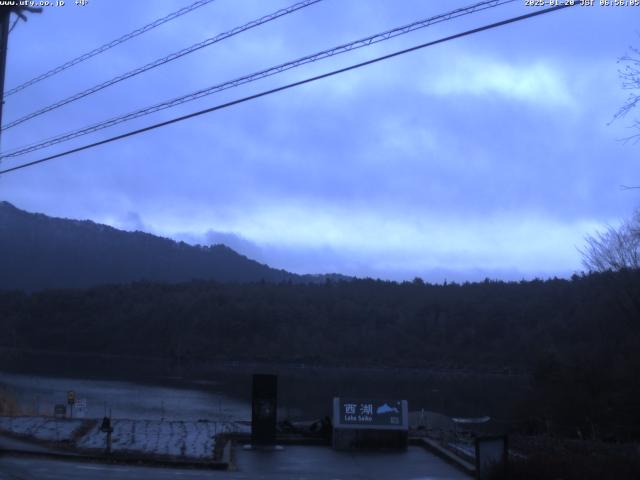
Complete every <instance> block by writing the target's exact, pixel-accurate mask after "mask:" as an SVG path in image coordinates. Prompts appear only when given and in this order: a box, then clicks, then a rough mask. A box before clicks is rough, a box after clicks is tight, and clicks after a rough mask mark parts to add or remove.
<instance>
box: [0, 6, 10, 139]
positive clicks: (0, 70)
mask: <svg viewBox="0 0 640 480" xmlns="http://www.w3.org/2000/svg"><path fill="white" fill-rule="evenodd" d="M1 8H2V10H0V16H1V18H0V125H2V107H3V106H4V72H5V71H6V68H7V43H8V42H9V20H10V18H11V12H12V11H13V7H1ZM0 140H2V131H1V130H0Z"/></svg>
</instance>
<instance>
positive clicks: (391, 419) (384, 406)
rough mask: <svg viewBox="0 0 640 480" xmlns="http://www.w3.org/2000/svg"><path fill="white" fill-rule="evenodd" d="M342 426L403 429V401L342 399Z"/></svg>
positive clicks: (340, 404) (340, 403)
mask: <svg viewBox="0 0 640 480" xmlns="http://www.w3.org/2000/svg"><path fill="white" fill-rule="evenodd" d="M339 408H340V414H339V415H340V424H342V425H371V426H384V427H402V425H403V424H404V421H403V420H404V419H403V414H404V412H403V410H404V409H403V402H402V400H362V399H351V398H340V402H339Z"/></svg>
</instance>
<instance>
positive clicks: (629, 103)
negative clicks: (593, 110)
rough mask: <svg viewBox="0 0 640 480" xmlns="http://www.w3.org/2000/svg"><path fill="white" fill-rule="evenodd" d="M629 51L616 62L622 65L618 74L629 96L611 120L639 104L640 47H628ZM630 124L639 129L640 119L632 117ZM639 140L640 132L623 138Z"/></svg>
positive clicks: (625, 113)
mask: <svg viewBox="0 0 640 480" xmlns="http://www.w3.org/2000/svg"><path fill="white" fill-rule="evenodd" d="M629 50H630V53H628V54H627V55H624V56H623V57H620V58H619V59H618V63H619V64H622V65H623V66H622V67H621V68H620V69H619V70H618V76H619V77H620V80H621V81H622V88H623V90H629V91H630V93H629V96H628V97H627V99H626V101H625V102H624V103H623V104H622V106H621V107H620V108H619V109H618V111H617V112H616V114H615V115H614V116H613V120H612V122H613V121H615V120H617V119H619V118H622V117H625V116H626V115H627V114H628V113H629V112H630V111H631V110H633V109H634V108H635V107H637V106H638V105H639V104H640V49H638V48H635V47H629ZM631 126H632V127H633V128H635V129H637V130H640V120H638V119H634V121H633V123H632V124H631ZM632 139H633V140H634V141H638V140H640V133H636V134H635V135H631V136H630V137H627V138H626V139H625V140H632Z"/></svg>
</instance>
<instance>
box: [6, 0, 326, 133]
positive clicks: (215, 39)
mask: <svg viewBox="0 0 640 480" xmlns="http://www.w3.org/2000/svg"><path fill="white" fill-rule="evenodd" d="M321 1H322V0H303V1H302V2H298V3H296V4H294V5H291V6H289V7H287V8H283V9H281V10H278V11H276V12H273V13H270V14H269V15H265V16H264V17H261V18H258V19H256V20H252V21H251V22H249V23H246V24H244V25H242V26H240V27H236V28H234V29H232V30H229V31H228V32H224V33H221V34H219V35H216V36H215V37H211V38H208V39H206V40H203V41H202V42H198V43H196V44H194V45H191V46H190V47H187V48H184V49H182V50H180V51H178V52H174V53H171V54H169V55H167V56H165V57H162V58H159V59H157V60H154V61H153V62H151V63H148V64H146V65H144V66H142V67H139V68H136V69H134V70H131V71H129V72H126V73H123V74H121V75H118V76H117V77H114V78H112V79H110V80H107V81H106V82H102V83H100V84H98V85H95V86H93V87H91V88H88V89H86V90H83V91H82V92H79V93H76V94H75V95H71V96H70V97H67V98H65V99H63V100H60V101H58V102H56V103H54V104H51V105H49V106H47V107H44V108H41V109H40V110H36V111H35V112H32V113H29V114H27V115H25V116H24V117H21V118H19V119H17V120H14V121H13V122H9V123H8V124H6V125H3V126H2V130H8V129H9V128H12V127H15V126H16V125H20V124H21V123H24V122H26V121H27V120H31V119H32V118H35V117H39V116H40V115H43V114H45V113H47V112H50V111H52V110H55V109H57V108H60V107H62V106H64V105H67V104H69V103H71V102H75V101H76V100H80V99H81V98H84V97H87V96H89V95H91V94H94V93H96V92H99V91H100V90H104V89H105V88H107V87H110V86H112V85H115V84H117V83H120V82H122V81H124V80H127V79H129V78H131V77H135V76H137V75H140V74H141V73H144V72H147V71H149V70H152V69H154V68H156V67H159V66H161V65H164V64H165V63H169V62H172V61H174V60H177V59H178V58H181V57H184V56H185V55H188V54H190V53H193V52H195V51H197V50H200V49H202V48H205V47H208V46H210V45H213V44H214V43H218V42H221V41H222V40H225V39H227V38H229V37H233V36H235V35H238V34H239V33H242V32H244V31H247V30H250V29H252V28H255V27H258V26H260V25H262V24H265V23H268V22H271V21H273V20H276V19H278V18H280V17H282V16H285V15H289V14H291V13H294V12H296V11H298V10H300V9H303V8H305V7H309V6H311V5H314V4H316V3H318V2H321Z"/></svg>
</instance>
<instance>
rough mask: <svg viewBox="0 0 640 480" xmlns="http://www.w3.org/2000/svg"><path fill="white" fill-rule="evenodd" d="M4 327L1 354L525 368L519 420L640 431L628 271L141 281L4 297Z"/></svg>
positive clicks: (637, 305)
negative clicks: (464, 278)
mask: <svg viewBox="0 0 640 480" xmlns="http://www.w3.org/2000/svg"><path fill="white" fill-rule="evenodd" d="M0 329H1V331H2V332H3V335H2V337H0V343H1V344H2V346H6V347H12V348H21V349H45V350H57V351H64V352H72V351H77V352H87V353H107V354H128V355H148V356H156V357H167V358H170V359H172V360H173V361H175V362H180V363H181V364H183V365H186V366H188V365H189V364H190V363H191V364H197V363H201V362H206V361H208V360H215V359H234V360H266V361H295V362H306V363H316V364H324V365H327V364H333V365H343V366H371V365H376V366H423V367H424V366H427V367H428V366H438V367H446V368H458V369H460V368H466V369H469V370H472V371H473V370H485V371H486V370H491V371H499V372H510V371H518V372H528V373H530V374H532V379H533V382H534V384H533V385H532V386H533V389H532V393H531V404H530V405H529V406H528V407H527V411H528V414H531V415H533V416H535V417H545V416H550V415H552V416H556V417H557V418H558V419H559V421H562V422H570V424H573V423H571V422H575V423H580V422H582V423H584V422H592V423H595V424H602V425H623V424H624V425H640V415H639V414H638V411H637V408H636V403H637V399H638V398H640V349H639V348H638V345H640V272H638V271H622V272H618V273H601V274H592V275H586V276H574V277H573V278H572V279H571V280H559V279H553V280H547V281H540V280H536V281H528V282H517V283H504V282H494V281H485V282H482V283H472V284H464V285H459V284H449V285H430V284H424V283H423V282H422V281H420V280H416V281H414V282H411V283H409V282H407V283H403V284H397V283H393V282H382V281H373V280H355V281H352V282H330V281H328V282H326V283H325V284H323V285H311V284H294V283H288V282H287V283H280V284H269V283H253V284H246V285H239V284H235V285H234V284H218V283H214V282H190V283H183V284H179V285H167V284H157V283H144V282H143V283H134V284H131V285H113V286H103V287H98V288H92V289H88V290H57V291H56V290H52V291H44V292H38V293H33V294H26V293H22V292H4V293H1V294H0ZM630 419H635V423H633V422H630ZM585 428H586V427H585ZM574 431H575V430H574Z"/></svg>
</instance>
